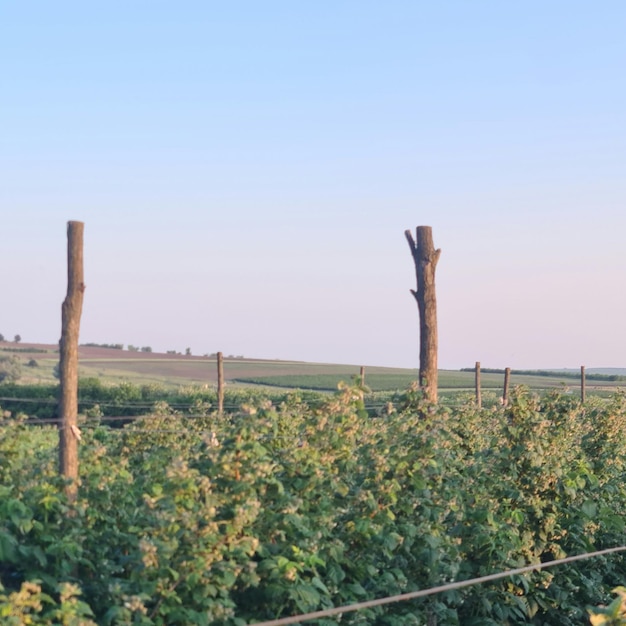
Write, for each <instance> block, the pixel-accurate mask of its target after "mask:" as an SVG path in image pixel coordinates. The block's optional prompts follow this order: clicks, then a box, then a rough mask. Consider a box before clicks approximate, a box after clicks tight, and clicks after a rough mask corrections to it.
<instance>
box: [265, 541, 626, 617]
mask: <svg viewBox="0 0 626 626" xmlns="http://www.w3.org/2000/svg"><path fill="white" fill-rule="evenodd" d="M624 550H626V546H619V547H617V548H607V549H606V550H598V551H597V552H586V553H585V554H577V555H574V556H568V557H566V558H563V559H555V560H554V561H549V562H547V563H536V564H535V565H526V566H525V567H518V568H516V569H511V570H507V571H505V572H498V573H496V574H489V575H488V576H480V577H479V578H472V579H470V580H461V581H458V582H454V583H448V584H446V585H440V586H439V587H431V588H430V589H420V590H419V591H411V592H409V593H401V594H398V595H395V596H388V597H386V598H378V599H376V600H366V601H364V602H357V603H355V604H347V605H345V606H338V607H333V608H330V609H324V610H322V611H313V612H311V613H302V614H300V615H294V616H292V617H283V618H280V619H273V620H269V621H265V622H253V626H283V625H284V624H299V623H300V622H308V621H310V620H313V619H320V618H322V617H332V616H333V615H339V614H341V613H351V612H354V611H360V610H362V609H369V608H373V607H375V606H383V605H385V604H392V603H394V602H404V601H406V600H415V599H416V598H424V597H426V596H432V595H435V594H438V593H443V592H444V591H453V590H455V589H462V588H464V587H471V586H473V585H480V584H482V583H486V582H490V581H492V580H500V579H502V578H508V577H509V576H516V575H518V574H526V573H528V572H533V571H537V570H542V569H546V568H548V567H556V566H557V565H564V564H565V563H573V562H574V561H582V560H585V559H591V558H594V557H598V556H603V555H606V554H613V553H615V552H623V551H624Z"/></svg>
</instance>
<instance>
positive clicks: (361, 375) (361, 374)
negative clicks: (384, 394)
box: [359, 365, 365, 386]
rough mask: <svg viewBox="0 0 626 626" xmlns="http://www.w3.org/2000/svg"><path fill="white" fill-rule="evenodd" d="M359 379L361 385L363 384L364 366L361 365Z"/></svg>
mask: <svg viewBox="0 0 626 626" xmlns="http://www.w3.org/2000/svg"><path fill="white" fill-rule="evenodd" d="M359 377H360V379H361V386H363V385H365V367H363V366H362V365H361V373H360V374H359Z"/></svg>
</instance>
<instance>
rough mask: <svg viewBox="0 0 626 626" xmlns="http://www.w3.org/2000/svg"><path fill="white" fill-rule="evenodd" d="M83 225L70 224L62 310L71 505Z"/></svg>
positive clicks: (64, 471)
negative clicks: (65, 292) (65, 284)
mask: <svg viewBox="0 0 626 626" xmlns="http://www.w3.org/2000/svg"><path fill="white" fill-rule="evenodd" d="M83 230H84V224H83V223H82V222H68V224H67V296H66V297H65V300H64V301H63V306H62V308H61V320H62V330H61V342H60V363H59V370H60V380H61V397H60V400H59V471H60V473H61V475H62V476H64V477H65V478H68V479H70V482H69V483H68V485H67V487H66V489H65V492H66V494H67V497H68V499H69V501H70V502H74V501H75V500H76V495H77V492H78V442H79V440H80V430H79V429H78V423H77V422H78V334H79V330H80V317H81V314H82V310H83V294H84V291H85V283H84V279H83Z"/></svg>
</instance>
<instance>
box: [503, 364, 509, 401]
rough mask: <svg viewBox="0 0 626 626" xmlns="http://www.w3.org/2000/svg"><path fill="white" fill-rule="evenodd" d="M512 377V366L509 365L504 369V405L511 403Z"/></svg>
mask: <svg viewBox="0 0 626 626" xmlns="http://www.w3.org/2000/svg"><path fill="white" fill-rule="evenodd" d="M510 379H511V368H510V367H507V368H506V369H505V370H504V391H503V393H502V406H506V405H507V404H508V403H509V382H510Z"/></svg>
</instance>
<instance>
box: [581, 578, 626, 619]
mask: <svg viewBox="0 0 626 626" xmlns="http://www.w3.org/2000/svg"><path fill="white" fill-rule="evenodd" d="M613 593H614V594H616V595H617V598H615V599H614V600H613V602H611V604H609V606H606V607H604V606H602V607H597V608H595V609H589V614H590V616H591V624H592V625H593V626H624V625H625V624H626V588H624V587H616V588H615V589H613Z"/></svg>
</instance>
